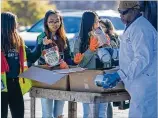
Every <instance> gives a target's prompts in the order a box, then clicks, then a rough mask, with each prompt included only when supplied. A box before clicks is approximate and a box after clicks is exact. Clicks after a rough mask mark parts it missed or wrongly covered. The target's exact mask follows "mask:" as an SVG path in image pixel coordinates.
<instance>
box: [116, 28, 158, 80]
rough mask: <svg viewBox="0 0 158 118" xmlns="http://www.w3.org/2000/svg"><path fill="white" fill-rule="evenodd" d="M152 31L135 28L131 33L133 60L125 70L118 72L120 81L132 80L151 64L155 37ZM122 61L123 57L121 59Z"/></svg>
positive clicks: (154, 50)
mask: <svg viewBox="0 0 158 118" xmlns="http://www.w3.org/2000/svg"><path fill="white" fill-rule="evenodd" d="M153 34H154V32H153V30H150V29H149V30H144V29H140V28H137V29H135V31H133V33H131V34H130V35H131V37H130V39H131V43H132V44H131V45H132V50H133V53H134V58H133V60H132V61H131V63H129V64H128V65H127V69H126V70H125V69H124V70H121V69H120V70H119V71H118V74H119V76H120V78H121V79H125V80H133V79H135V78H137V77H138V76H139V75H140V74H142V73H143V72H144V71H145V70H146V69H147V68H148V66H149V65H150V64H152V61H153V58H154V53H155V52H156V49H155V46H156V44H155V37H154V35H153ZM122 59H123V57H122Z"/></svg>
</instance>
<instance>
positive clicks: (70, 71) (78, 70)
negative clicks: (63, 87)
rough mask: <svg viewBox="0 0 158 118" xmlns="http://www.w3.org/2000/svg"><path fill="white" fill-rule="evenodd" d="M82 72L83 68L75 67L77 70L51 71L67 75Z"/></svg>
mask: <svg viewBox="0 0 158 118" xmlns="http://www.w3.org/2000/svg"><path fill="white" fill-rule="evenodd" d="M84 70H85V68H81V67H77V68H70V69H60V70H53V71H54V72H56V73H61V74H69V73H74V72H82V71H84Z"/></svg>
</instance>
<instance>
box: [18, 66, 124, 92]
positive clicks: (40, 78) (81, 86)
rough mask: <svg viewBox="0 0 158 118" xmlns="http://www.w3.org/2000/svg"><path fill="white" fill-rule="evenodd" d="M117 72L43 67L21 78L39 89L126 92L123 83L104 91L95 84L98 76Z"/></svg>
mask: <svg viewBox="0 0 158 118" xmlns="http://www.w3.org/2000/svg"><path fill="white" fill-rule="evenodd" d="M44 68H45V67H44ZM117 70H118V69H117V68H114V69H110V70H85V69H83V68H70V69H57V70H51V69H49V68H48V69H47V68H45V69H43V67H42V66H39V67H35V66H32V67H31V68H29V69H28V71H26V72H24V73H22V74H21V75H20V77H24V78H30V79H31V80H32V82H33V86H34V87H39V88H47V89H55V90H67V91H69V90H71V91H80V92H97V93H101V92H112V91H115V92H116V91H124V86H123V84H122V83H119V84H118V85H117V86H116V87H115V88H112V89H103V88H102V87H97V86H96V85H95V83H94V79H95V77H96V75H98V74H103V73H111V72H115V71H117Z"/></svg>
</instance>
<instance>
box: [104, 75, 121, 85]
mask: <svg viewBox="0 0 158 118" xmlns="http://www.w3.org/2000/svg"><path fill="white" fill-rule="evenodd" d="M119 81H120V76H119V75H118V73H117V72H115V73H112V74H104V78H103V81H102V87H103V88H113V87H115V86H116V84H117V83H118V82H119Z"/></svg>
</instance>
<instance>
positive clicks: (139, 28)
mask: <svg viewBox="0 0 158 118" xmlns="http://www.w3.org/2000/svg"><path fill="white" fill-rule="evenodd" d="M120 40H121V42H120V52H119V65H120V70H119V71H118V74H119V75H120V77H121V79H122V81H123V82H124V84H125V88H126V90H127V91H128V92H129V94H130V96H131V101H130V110H129V118H157V113H156V112H157V32H156V30H155V29H154V28H153V26H152V25H151V24H150V23H149V22H148V21H147V20H146V19H145V18H144V17H143V16H141V17H139V18H137V19H136V20H135V21H134V22H133V23H132V24H131V25H130V26H129V27H128V29H127V30H126V31H125V32H124V34H123V35H122V36H120Z"/></svg>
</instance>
